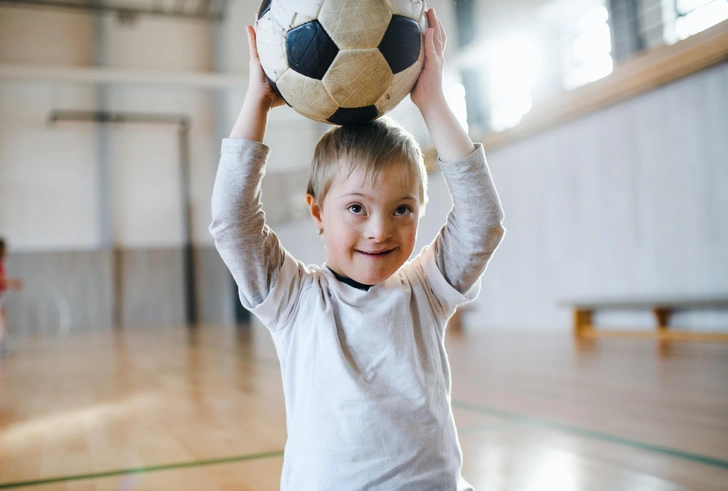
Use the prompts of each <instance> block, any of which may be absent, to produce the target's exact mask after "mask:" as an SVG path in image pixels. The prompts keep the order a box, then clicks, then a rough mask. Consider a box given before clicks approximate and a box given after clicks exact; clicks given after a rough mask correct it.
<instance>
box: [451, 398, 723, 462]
mask: <svg viewBox="0 0 728 491" xmlns="http://www.w3.org/2000/svg"><path fill="white" fill-rule="evenodd" d="M452 406H453V407H456V408H458V409H463V410H466V411H472V412H475V413H480V414H487V415H489V416H498V417H501V418H508V419H509V420H510V422H511V423H525V424H531V425H537V426H542V427H545V428H550V429H554V430H559V431H563V432H564V433H571V434H573V435H578V436H583V437H586V438H591V439H593V440H601V441H605V442H611V443H618V444H620V445H626V446H628V447H633V448H639V449H641V450H647V451H650V452H656V453H660V454H663V455H669V456H670V457H677V458H679V459H683V460H689V461H692V462H697V463H699V464H704V465H709V466H711V467H719V468H721V469H728V461H726V460H721V459H715V458H713V457H707V456H705V455H700V454H694V453H690V452H682V451H680V450H675V449H672V448H667V447H660V446H658V445H652V444H649V443H644V442H640V441H637V440H630V439H629V438H622V437H619V436H614V435H609V434H607V433H600V432H598V431H592V430H585V429H583V428H579V427H576V426H570V425H566V424H562V423H554V422H552V421H547V420H543V419H538V418H531V417H527V416H521V415H519V414H516V413H510V412H508V411H502V410H500V409H494V408H490V407H484V406H479V405H475V404H471V403H469V402H464V401H456V400H453V401H452Z"/></svg>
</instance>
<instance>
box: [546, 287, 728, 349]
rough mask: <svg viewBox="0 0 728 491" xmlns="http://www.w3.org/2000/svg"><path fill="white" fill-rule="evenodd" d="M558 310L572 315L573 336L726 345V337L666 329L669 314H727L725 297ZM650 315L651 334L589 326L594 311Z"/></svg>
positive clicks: (588, 303) (568, 303)
mask: <svg viewBox="0 0 728 491" xmlns="http://www.w3.org/2000/svg"><path fill="white" fill-rule="evenodd" d="M559 305H560V306H562V307H569V308H571V309H572V311H573V322H574V336H576V337H577V338H591V337H598V336H647V337H656V338H659V339H666V340H705V341H728V333H720V332H715V333H714V332H694V331H674V330H670V329H668V327H669V325H670V317H671V315H672V314H673V312H677V311H692V310H728V297H714V298H692V299H688V298H682V299H681V298H631V299H593V300H565V301H561V302H559ZM645 310H647V311H651V312H652V313H653V315H654V316H655V321H656V324H657V329H656V330H655V331H634V330H631V331H627V330H607V329H597V328H596V327H595V326H594V324H593V316H594V312H596V311H645Z"/></svg>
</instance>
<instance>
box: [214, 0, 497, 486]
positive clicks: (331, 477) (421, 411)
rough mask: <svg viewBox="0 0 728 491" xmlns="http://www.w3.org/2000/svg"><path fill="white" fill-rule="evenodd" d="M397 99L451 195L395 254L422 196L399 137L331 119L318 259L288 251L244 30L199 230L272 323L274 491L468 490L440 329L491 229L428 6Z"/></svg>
mask: <svg viewBox="0 0 728 491" xmlns="http://www.w3.org/2000/svg"><path fill="white" fill-rule="evenodd" d="M427 15H428V20H429V22H430V26H432V27H431V28H430V29H428V31H427V33H426V34H425V41H424V43H425V56H426V58H425V66H424V69H423V71H422V74H421V75H420V78H419V80H418V82H417V85H416V87H415V89H414V90H413V91H412V94H411V99H412V101H413V102H414V103H415V104H416V105H417V107H418V108H419V110H420V112H421V113H422V116H423V118H424V120H425V122H426V124H427V127H428V129H429V131H430V133H431V134H432V138H433V141H434V143H435V146H436V148H437V151H438V153H439V157H440V160H441V166H442V168H443V172H444V174H445V176H446V178H447V181H448V185H449V186H450V189H451V192H452V194H453V201H454V206H453V210H452V211H451V213H450V216H449V217H448V221H447V224H446V225H445V227H443V229H442V230H441V232H440V234H439V235H438V237H437V238H436V239H435V241H434V242H433V243H432V244H431V245H430V246H429V247H426V248H424V249H423V251H422V252H421V253H420V255H419V256H418V257H417V258H416V259H414V260H413V261H411V262H407V263H406V261H407V259H408V258H409V256H410V254H411V253H412V250H413V248H414V244H415V238H416V235H417V224H418V219H419V217H420V216H421V214H422V212H423V210H424V206H425V196H426V194H425V193H426V179H427V177H426V172H425V170H424V164H423V162H422V154H421V152H420V150H419V148H418V147H417V144H416V143H415V142H414V141H413V139H412V137H411V136H410V135H408V134H407V133H406V132H405V131H404V130H402V129H401V128H399V127H397V126H396V125H394V124H392V123H388V122H386V121H381V120H380V121H375V122H373V123H369V124H367V125H362V126H357V127H339V128H335V129H333V130H331V131H330V132H329V133H327V134H326V135H324V137H322V139H321V141H320V142H319V144H318V145H317V148H316V154H315V156H314V162H313V166H312V170H311V176H310V181H309V186H308V195H307V198H306V199H307V202H308V205H309V208H310V212H311V216H312V218H313V221H314V223H315V224H316V226H317V227H318V229H319V232H320V233H322V234H323V237H324V241H325V244H326V263H325V266H324V267H318V266H308V267H307V266H304V265H303V264H302V263H300V262H298V261H296V260H295V259H293V258H292V257H291V256H290V255H289V254H288V253H287V252H286V251H285V250H284V249H283V248H282V246H281V245H280V243H279V242H278V239H277V237H276V236H275V234H274V233H273V232H272V231H271V230H270V229H269V228H268V227H267V226H266V224H265V217H264V214H263V212H262V207H261V202H260V181H261V178H262V176H263V173H264V165H265V159H266V157H267V155H268V148H267V147H265V146H264V145H262V141H263V137H264V136H265V128H266V123H267V115H268V111H269V110H270V109H271V108H272V107H274V106H277V105H280V104H281V103H282V100H281V99H280V98H279V97H278V96H277V95H275V93H274V92H273V91H272V90H271V89H270V87H269V85H268V83H267V82H266V79H265V76H264V74H263V71H262V69H261V68H260V63H259V61H258V59H257V53H256V49H255V32H254V31H253V29H252V28H251V27H248V40H249V43H250V57H251V63H250V85H249V87H248V92H247V95H246V98H245V102H244V103H243V107H242V110H241V112H240V116H239V117H238V120H237V122H236V123H235V126H234V128H233V130H232V133H231V135H230V139H227V140H225V141H224V142H223V150H222V156H221V159H220V166H219V168H218V175H217V178H216V182H215V189H214V192H213V197H212V202H213V221H212V225H211V226H210V231H211V233H212V235H213V236H214V237H215V244H216V247H217V249H218V251H219V252H220V255H221V256H222V258H223V259H224V261H225V263H226V264H227V266H228V268H229V269H230V271H231V272H232V273H233V276H234V277H235V280H236V281H237V284H238V287H239V292H240V300H241V302H242V303H243V305H244V306H245V307H246V308H248V309H250V310H252V311H253V313H255V314H256V315H257V316H258V317H259V318H260V319H261V320H262V321H263V323H264V324H265V325H266V327H267V328H268V329H269V330H270V332H271V334H272V337H273V340H274V342H275V345H276V350H277V353H278V357H279V359H280V364H281V373H282V378H283V388H284V394H285V401H286V419H287V430H288V441H287V442H286V448H285V456H284V463H283V472H282V477H281V489H284V490H289V489H290V490H296V491H301V490H304V491H305V490H347V491H348V490H355V489H356V490H359V489H367V490H375V489H376V490H384V489H386V490H405V489H409V490H417V491H429V490H456V489H457V490H460V491H462V490H467V489H472V488H471V486H470V485H469V484H468V483H467V482H465V480H463V478H462V477H461V476H460V468H461V465H462V455H461V452H460V447H459V443H458V440H457V433H456V429H455V424H454V420H453V416H452V410H451V407H450V369H449V365H448V361H447V355H446V353H445V349H444V328H445V324H446V322H447V320H448V318H449V317H450V316H451V315H452V313H453V311H454V310H455V307H457V306H458V305H459V304H462V303H464V302H467V301H469V300H472V299H473V298H475V296H476V295H477V292H478V290H479V285H480V283H479V277H480V275H481V274H482V273H483V271H484V270H485V267H486V263H487V262H488V259H489V258H490V256H491V255H492V253H493V251H494V250H495V248H496V247H497V245H498V243H499V242H500V240H501V237H502V235H503V233H504V230H503V228H502V227H501V225H500V222H501V220H502V218H503V215H502V211H501V208H500V203H499V201H498V197H497V194H496V191H495V188H494V187H493V184H492V182H491V180H490V175H489V173H488V170H487V166H486V164H485V155H484V153H483V150H482V147H480V146H476V145H474V144H473V143H472V142H471V141H470V138H469V137H468V136H467V134H466V133H465V132H464V131H463V130H462V128H461V127H460V125H459V123H458V122H457V120H456V119H455V117H454V115H453V114H452V112H451V111H450V109H449V107H448V106H447V103H446V102H445V98H444V95H443V92H442V70H443V63H444V60H443V52H444V48H445V33H444V30H443V28H442V25H441V24H440V22H439V21H438V19H437V17H436V15H435V12H434V11H433V10H430V11H428V13H427Z"/></svg>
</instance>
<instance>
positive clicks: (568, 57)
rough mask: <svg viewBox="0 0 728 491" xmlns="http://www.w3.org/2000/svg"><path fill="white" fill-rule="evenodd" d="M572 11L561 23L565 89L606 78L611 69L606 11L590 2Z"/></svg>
mask: <svg viewBox="0 0 728 491" xmlns="http://www.w3.org/2000/svg"><path fill="white" fill-rule="evenodd" d="M587 5H588V6H586V5H585V8H584V9H580V10H572V11H571V12H570V14H571V15H568V16H566V17H565V18H566V19H567V20H566V21H565V22H564V23H563V24H562V39H563V47H564V49H563V52H564V78H563V83H564V87H565V88H566V89H567V90H571V89H574V88H576V87H579V86H581V85H584V84H587V83H589V82H593V81H595V80H598V79H600V78H602V77H606V76H607V75H609V74H610V73H612V70H613V68H614V63H613V61H612V54H611V53H612V36H611V34H610V31H609V23H608V22H609V11H608V10H607V8H606V7H605V6H604V5H603V4H601V5H600V4H599V3H591V2H589V4H587Z"/></svg>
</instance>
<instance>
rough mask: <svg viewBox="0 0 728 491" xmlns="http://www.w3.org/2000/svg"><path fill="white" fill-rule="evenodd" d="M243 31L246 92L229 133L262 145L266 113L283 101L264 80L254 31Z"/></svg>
mask: <svg viewBox="0 0 728 491" xmlns="http://www.w3.org/2000/svg"><path fill="white" fill-rule="evenodd" d="M245 29H246V31H247V33H248V46H249V47H250V64H249V68H248V92H247V93H246V94H245V101H243V107H242V108H241V109H240V114H238V119H237V120H236V121H235V125H234V126H233V129H232V131H231V132H230V138H243V139H246V140H252V141H256V142H260V143H263V139H264V138H265V130H266V126H267V125H268V112H269V111H270V110H271V109H272V108H274V107H276V106H280V105H283V104H285V101H284V100H283V98H282V97H281V96H280V95H278V94H276V92H275V91H274V90H273V87H271V86H270V84H269V83H268V79H267V78H265V72H264V71H263V67H262V66H260V58H258V47H257V44H256V37H255V29H253V27H252V26H246V27H245Z"/></svg>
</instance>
